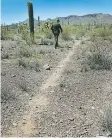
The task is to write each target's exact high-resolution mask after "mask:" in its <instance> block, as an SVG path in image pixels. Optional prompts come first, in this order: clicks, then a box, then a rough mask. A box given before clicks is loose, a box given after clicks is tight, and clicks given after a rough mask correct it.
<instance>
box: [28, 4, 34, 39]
mask: <svg viewBox="0 0 112 138" xmlns="http://www.w3.org/2000/svg"><path fill="white" fill-rule="evenodd" d="M27 6H28V15H29V27H30V35H31V37H33V39H34V17H33V4H32V3H31V2H28V3H27Z"/></svg>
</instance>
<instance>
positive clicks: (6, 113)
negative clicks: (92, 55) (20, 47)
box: [1, 40, 112, 137]
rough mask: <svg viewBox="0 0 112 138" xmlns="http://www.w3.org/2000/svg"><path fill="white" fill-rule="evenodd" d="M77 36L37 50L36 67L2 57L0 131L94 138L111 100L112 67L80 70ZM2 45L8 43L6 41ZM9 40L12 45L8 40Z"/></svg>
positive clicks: (81, 46)
mask: <svg viewBox="0 0 112 138" xmlns="http://www.w3.org/2000/svg"><path fill="white" fill-rule="evenodd" d="M81 41H82V40H75V41H68V42H63V45H62V46H63V47H60V48H59V49H57V50H55V49H54V47H53V46H49V47H48V46H42V48H43V47H44V48H46V47H47V49H50V51H49V50H48V52H45V53H44V54H43V55H42V62H41V64H40V66H39V71H35V70H26V69H25V68H23V67H21V66H18V65H17V64H16V63H15V60H14V59H4V60H2V92H4V93H6V95H7V93H8V96H5V95H3V96H4V97H3V99H2V111H1V113H2V136H15V137H17V136H27V137H28V136H29V137H30V136H31V137H34V136H35V137H45V136H52V137H74V136H77V137H79V136H83V137H86V136H87V137H94V136H100V135H104V136H107V132H105V129H104V128H103V127H102V122H103V121H102V120H103V115H104V112H105V109H106V108H107V107H108V105H110V104H111V103H112V71H111V70H110V71H107V70H97V71H96V70H85V69H84V70H83V66H82V64H81V63H82V58H81V56H80V55H81V49H84V48H86V46H87V45H88V42H86V41H85V43H86V45H83V44H82V43H81ZM7 44H8V43H7ZM12 45H13V44H12Z"/></svg>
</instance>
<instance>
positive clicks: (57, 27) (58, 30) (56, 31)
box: [51, 19, 63, 49]
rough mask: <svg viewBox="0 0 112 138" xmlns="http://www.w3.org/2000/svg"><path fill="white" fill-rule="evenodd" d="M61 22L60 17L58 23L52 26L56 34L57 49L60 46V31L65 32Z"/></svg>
mask: <svg viewBox="0 0 112 138" xmlns="http://www.w3.org/2000/svg"><path fill="white" fill-rule="evenodd" d="M59 22H60V21H59V19H58V20H57V23H55V24H53V25H52V26H51V30H52V33H53V34H54V38H55V49H56V48H57V47H58V37H59V35H60V32H61V33H62V32H63V30H62V27H61V25H60V23H59Z"/></svg>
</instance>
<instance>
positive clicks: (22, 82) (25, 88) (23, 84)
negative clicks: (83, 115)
mask: <svg viewBox="0 0 112 138" xmlns="http://www.w3.org/2000/svg"><path fill="white" fill-rule="evenodd" d="M19 88H20V89H21V90H22V91H24V92H28V91H30V89H29V88H28V84H27V82H26V80H25V79H21V80H20V81H19Z"/></svg>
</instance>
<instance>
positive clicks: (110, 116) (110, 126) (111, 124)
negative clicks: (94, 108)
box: [102, 106, 112, 137]
mask: <svg viewBox="0 0 112 138" xmlns="http://www.w3.org/2000/svg"><path fill="white" fill-rule="evenodd" d="M102 126H103V130H104V131H106V132H107V134H108V136H109V137H112V106H109V107H108V108H107V109H106V110H105V113H104V118H103V123H102Z"/></svg>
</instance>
